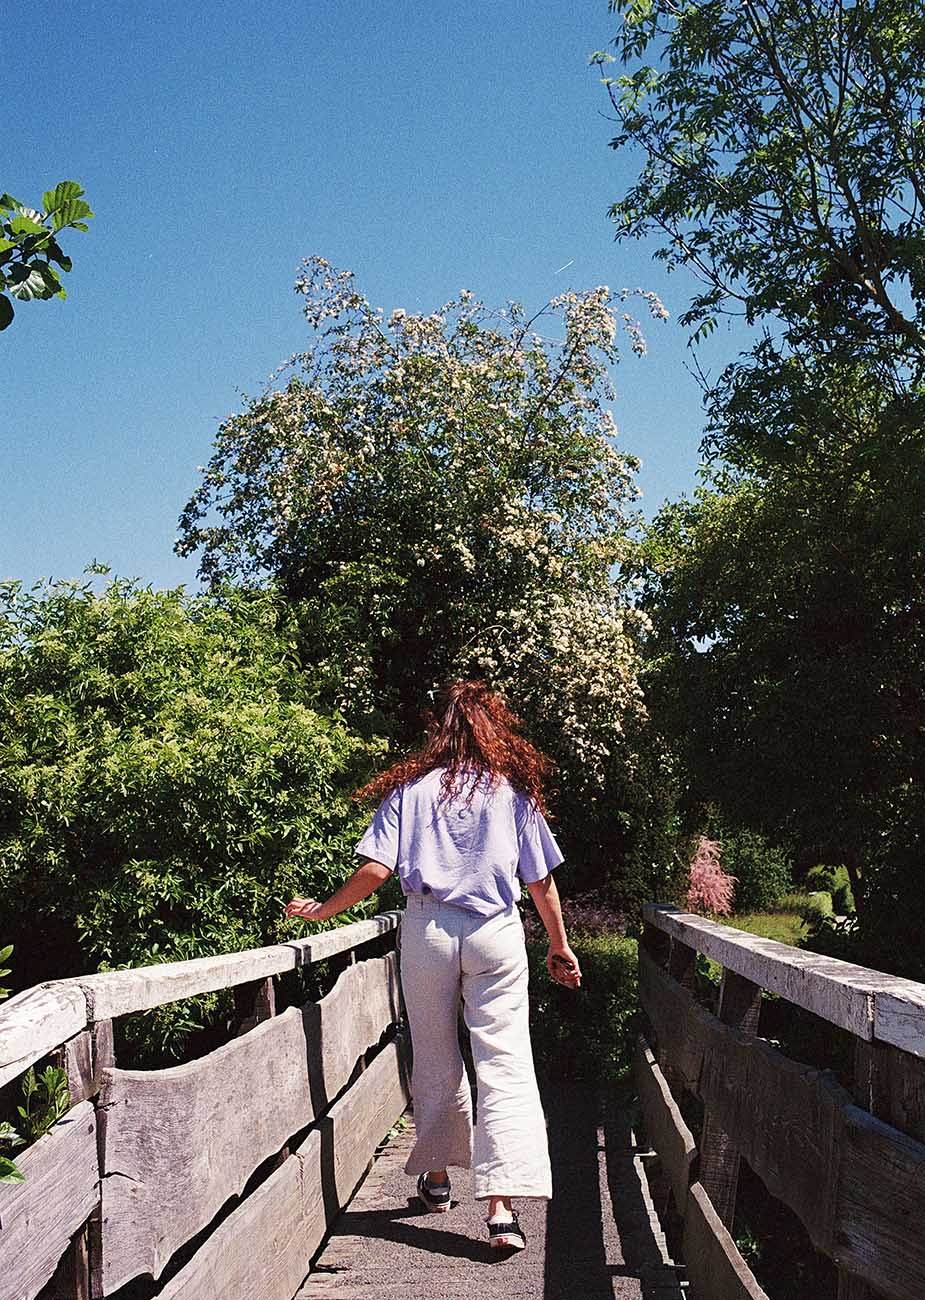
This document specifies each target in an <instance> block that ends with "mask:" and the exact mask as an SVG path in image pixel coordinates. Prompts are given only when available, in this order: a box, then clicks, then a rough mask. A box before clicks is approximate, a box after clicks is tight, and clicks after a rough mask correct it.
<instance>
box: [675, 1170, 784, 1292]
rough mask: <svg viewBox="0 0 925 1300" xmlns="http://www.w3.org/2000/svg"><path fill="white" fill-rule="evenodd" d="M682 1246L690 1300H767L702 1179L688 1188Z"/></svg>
mask: <svg viewBox="0 0 925 1300" xmlns="http://www.w3.org/2000/svg"><path fill="white" fill-rule="evenodd" d="M683 1250H684V1262H685V1264H686V1265H687V1275H688V1278H689V1279H690V1297H691V1300H768V1296H767V1292H765V1291H763V1290H762V1288H761V1287H760V1286H759V1285H758V1283H757V1282H756V1281H755V1278H754V1275H753V1273H752V1271H751V1269H750V1268H749V1267H748V1265H747V1264H746V1263H745V1260H744V1259H743V1258H742V1256H741V1255H740V1254H739V1252H738V1249H737V1248H736V1244H735V1242H734V1241H733V1240H732V1237H731V1236H730V1235H729V1231H728V1229H727V1228H726V1226H725V1224H724V1223H723V1221H722V1219H721V1218H720V1217H719V1215H718V1214H717V1213H716V1210H715V1209H714V1208H713V1205H712V1203H711V1201H710V1198H709V1196H707V1194H706V1192H705V1191H704V1189H703V1186H702V1185H701V1184H700V1183H694V1184H693V1185H692V1187H691V1188H690V1190H689V1192H688V1197H687V1211H686V1214H685V1216H684V1244H683Z"/></svg>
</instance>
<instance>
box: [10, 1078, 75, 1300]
mask: <svg viewBox="0 0 925 1300" xmlns="http://www.w3.org/2000/svg"><path fill="white" fill-rule="evenodd" d="M16 1163H17V1165H18V1166H19V1168H20V1169H21V1170H22V1172H23V1174H24V1175H25V1179H26V1181H25V1182H24V1183H9V1184H3V1185H2V1186H0V1279H2V1281H0V1288H2V1295H3V1297H4V1300H7V1297H9V1300H34V1297H35V1296H37V1295H38V1293H39V1292H40V1291H41V1289H42V1287H43V1286H44V1285H45V1283H46V1282H47V1281H48V1280H49V1278H51V1277H53V1276H54V1273H55V1271H56V1269H57V1268H58V1265H59V1262H60V1260H61V1257H62V1256H63V1255H64V1253H65V1251H66V1250H67V1249H68V1247H69V1245H70V1240H71V1237H72V1236H73V1235H74V1234H75V1233H76V1232H77V1231H78V1230H79V1228H80V1227H81V1225H82V1224H83V1222H84V1221H85V1220H86V1218H87V1217H88V1215H89V1214H90V1212H91V1211H92V1210H93V1208H94V1206H95V1205H96V1203H97V1199H98V1197H99V1170H98V1166H97V1155H96V1115H95V1113H94V1110H93V1106H92V1105H91V1103H90V1102H88V1101H84V1102H81V1103H80V1104H79V1105H78V1106H75V1107H74V1108H73V1109H72V1110H69V1111H68V1113H67V1115H65V1117H64V1118H63V1119H61V1120H59V1121H58V1123H57V1124H55V1126H54V1127H53V1128H52V1129H51V1130H50V1131H49V1132H48V1133H46V1134H45V1136H44V1137H43V1138H39V1140H38V1142H36V1143H34V1144H33V1145H32V1146H31V1147H29V1148H27V1149H26V1150H25V1151H23V1152H18V1153H17V1155H16Z"/></svg>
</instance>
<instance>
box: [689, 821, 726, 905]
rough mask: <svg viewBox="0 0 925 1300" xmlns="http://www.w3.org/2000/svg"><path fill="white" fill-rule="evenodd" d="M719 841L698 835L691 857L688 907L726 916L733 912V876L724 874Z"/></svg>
mask: <svg viewBox="0 0 925 1300" xmlns="http://www.w3.org/2000/svg"><path fill="white" fill-rule="evenodd" d="M720 850H721V846H720V843H719V841H718V840H708V839H707V838H706V836H704V835H701V836H700V838H699V839H698V841H697V847H696V848H695V850H694V856H693V857H692V858H691V883H690V889H689V890H688V891H687V906H688V907H689V908H690V910H691V911H692V912H716V913H718V914H719V915H721V916H728V915H729V913H730V912H731V911H732V895H733V888H734V885H735V880H736V877H735V876H730V875H727V874H726V872H725V871H724V870H723V868H722V866H721V865H720Z"/></svg>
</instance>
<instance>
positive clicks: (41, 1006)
mask: <svg viewBox="0 0 925 1300" xmlns="http://www.w3.org/2000/svg"><path fill="white" fill-rule="evenodd" d="M86 1024H87V1001H86V998H85V997H84V995H83V993H82V992H81V990H80V989H79V988H78V987H76V986H75V985H73V984H71V983H69V982H68V981H67V980H57V981H51V982H49V983H47V984H36V985H35V986H34V988H31V989H26V990H25V991H24V992H22V993H17V994H16V996H15V997H12V998H10V999H9V1001H7V1002H4V1003H3V1004H2V1006H0V1087H2V1085H3V1084H5V1083H8V1082H9V1081H10V1079H15V1078H16V1076H17V1075H19V1074H23V1073H24V1072H25V1071H26V1070H28V1068H29V1066H30V1065H33V1064H34V1063H35V1062H36V1061H38V1060H41V1058H42V1057H43V1056H47V1055H48V1053H49V1052H51V1051H53V1050H54V1048H56V1047H59V1046H60V1045H61V1044H62V1043H63V1042H65V1041H66V1040H67V1039H69V1038H73V1037H74V1035H75V1034H78V1033H80V1031H81V1029H83V1028H85V1026H86Z"/></svg>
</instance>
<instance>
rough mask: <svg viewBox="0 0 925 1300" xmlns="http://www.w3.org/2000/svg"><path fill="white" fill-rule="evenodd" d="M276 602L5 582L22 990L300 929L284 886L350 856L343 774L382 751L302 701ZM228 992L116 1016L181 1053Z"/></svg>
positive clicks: (306, 682) (307, 687)
mask: <svg viewBox="0 0 925 1300" xmlns="http://www.w3.org/2000/svg"><path fill="white" fill-rule="evenodd" d="M283 617H284V615H283V613H282V611H281V609H280V607H279V604H278V602H277V601H276V600H275V599H274V597H273V594H272V593H271V592H244V591H232V590H221V589H219V590H216V591H215V592H214V593H213V594H211V595H209V596H205V595H203V596H193V597H187V596H185V595H184V593H183V590H182V588H179V589H177V590H173V591H157V592H155V591H152V590H150V589H148V588H144V589H140V588H138V587H137V586H136V585H134V584H133V583H131V582H125V581H118V580H114V581H112V582H111V583H110V584H109V585H108V586H107V588H106V590H105V592H104V593H103V594H101V595H97V594H94V593H93V592H92V591H91V590H90V588H89V584H84V585H81V584H78V583H69V582H56V583H51V584H47V585H40V584H37V586H36V587H35V588H33V589H32V591H31V592H24V591H23V590H22V587H21V584H19V583H7V584H3V585H2V586H0V705H2V716H3V721H2V724H0V758H2V762H0V808H2V809H3V813H2V818H0V914H2V915H3V916H4V917H5V926H6V929H7V930H8V934H9V938H10V939H11V940H13V941H14V942H15V943H16V946H17V951H18V952H20V953H22V954H24V957H23V959H22V960H21V961H20V962H19V963H18V964H17V975H18V976H19V983H18V987H20V988H23V987H28V986H29V985H31V984H35V983H38V982H39V981H41V980H44V979H51V978H57V977H62V976H70V975H77V974H82V973H87V972H90V971H94V970H106V969H111V968H115V967H120V966H122V967H124V966H138V965H146V964H150V963H155V962H160V961H168V960H178V959H186V958H192V957H199V956H205V955H209V954H215V953H223V952H232V951H235V950H238V949H242V948H250V947H259V946H262V945H264V944H268V943H273V942H276V941H279V940H283V939H287V938H292V937H295V936H297V935H301V934H304V933H305V923H304V922H303V921H298V920H288V919H286V918H285V917H284V915H283V908H284V905H285V903H286V902H287V901H288V900H289V899H290V898H291V897H292V896H293V895H294V894H301V895H314V896H324V894H325V893H326V892H327V891H329V890H330V889H331V888H332V887H333V886H334V885H336V884H337V883H339V882H340V881H341V880H342V879H343V878H344V877H345V875H346V874H347V873H348V872H349V871H350V869H351V868H352V866H353V859H352V850H353V845H354V843H355V842H356V840H357V839H358V838H359V835H360V833H361V828H362V825H363V823H364V821H365V819H366V816H367V813H366V810H364V809H361V808H359V807H357V806H356V805H355V804H353V803H352V802H351V801H350V800H349V798H348V791H349V789H350V788H351V787H353V785H354V784H355V783H357V781H358V778H360V777H362V776H363V775H365V773H366V770H367V769H368V766H369V763H370V760H371V757H372V755H373V754H374V753H378V751H379V749H380V746H378V745H377V744H374V743H372V742H367V741H364V740H362V739H361V738H360V737H359V736H358V735H357V734H356V733H354V732H352V731H350V730H349V729H348V728H347V727H346V726H345V725H344V724H343V722H342V721H341V720H340V719H339V718H338V717H337V716H336V715H335V716H328V715H325V714H323V713H321V712H319V711H317V710H316V709H315V708H313V701H314V696H313V690H314V689H315V684H314V683H313V681H312V678H311V675H310V674H309V673H306V672H305V671H304V670H303V669H302V667H301V665H300V664H299V662H298V659H297V656H296V654H295V650H294V637H293V635H292V634H291V630H290V629H289V628H288V626H286V625H285V624H282V619H283ZM345 919H351V918H350V917H349V916H348V917H346V918H345ZM220 1002H221V998H220V997H219V996H218V995H210V996H209V997H208V998H206V999H204V1000H202V1001H201V1002H199V1001H197V1002H189V1004H187V1003H183V1004H172V1005H169V1006H167V1007H164V1008H159V1009H157V1010H156V1011H154V1012H152V1013H146V1015H145V1016H143V1017H135V1018H132V1020H131V1022H126V1023H127V1025H134V1029H132V1028H128V1029H127V1032H128V1033H129V1034H132V1033H136V1034H138V1035H140V1036H141V1038H144V1039H146V1040H147V1041H148V1043H149V1046H153V1044H154V1043H156V1044H157V1047H158V1050H159V1051H160V1050H167V1051H170V1052H178V1051H179V1048H180V1045H181V1043H182V1041H183V1040H184V1039H185V1037H186V1036H187V1034H188V1033H189V1032H190V1031H191V1030H193V1029H195V1028H196V1026H197V1022H198V1021H201V1019H202V1015H201V1014H200V1013H204V1014H206V1015H211V1014H213V1013H214V1011H215V1010H216V1009H217V1008H218V1005H219V1003H220ZM225 1002H226V1003H227V1002H228V999H227V998H226V999H225Z"/></svg>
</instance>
